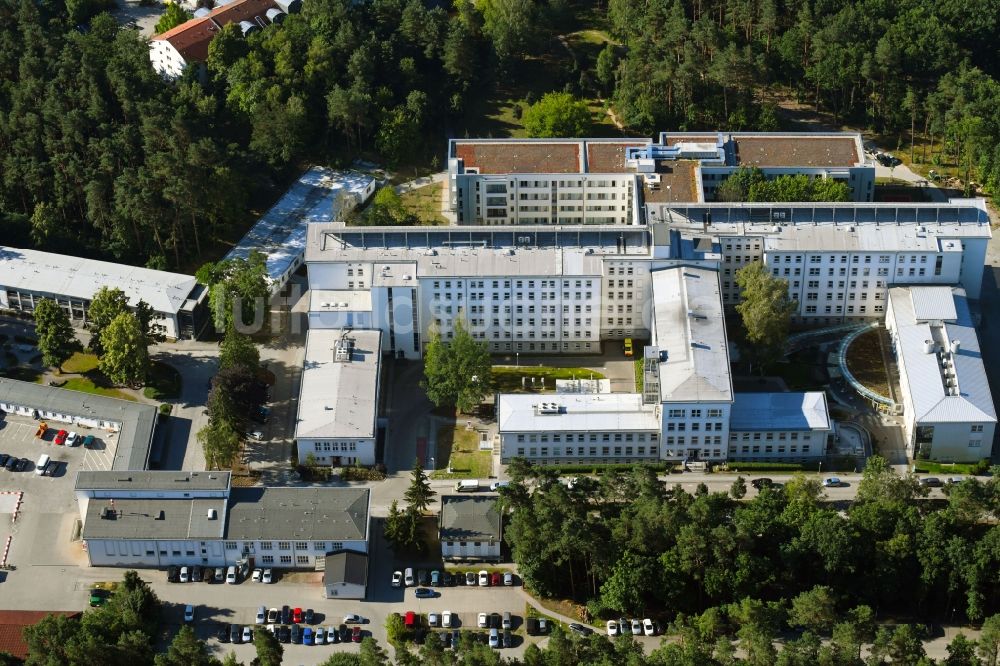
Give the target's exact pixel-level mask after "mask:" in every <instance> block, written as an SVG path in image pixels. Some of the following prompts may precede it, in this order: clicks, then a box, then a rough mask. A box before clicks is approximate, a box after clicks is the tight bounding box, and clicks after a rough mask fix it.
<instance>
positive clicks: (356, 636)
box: [351, 627, 361, 643]
mask: <svg viewBox="0 0 1000 666" xmlns="http://www.w3.org/2000/svg"><path fill="white" fill-rule="evenodd" d="M351 639H352V640H353V641H354V642H355V643H360V642H361V627H354V631H352V632H351Z"/></svg>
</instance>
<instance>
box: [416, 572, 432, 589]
mask: <svg viewBox="0 0 1000 666" xmlns="http://www.w3.org/2000/svg"><path fill="white" fill-rule="evenodd" d="M417 582H418V583H419V584H420V585H421V586H423V587H427V586H428V585H430V583H431V577H430V575H429V574H428V573H427V569H418V570H417Z"/></svg>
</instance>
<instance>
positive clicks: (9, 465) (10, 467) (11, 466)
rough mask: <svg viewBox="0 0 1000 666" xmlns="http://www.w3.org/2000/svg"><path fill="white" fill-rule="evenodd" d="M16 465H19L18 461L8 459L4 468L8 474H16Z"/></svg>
mask: <svg viewBox="0 0 1000 666" xmlns="http://www.w3.org/2000/svg"><path fill="white" fill-rule="evenodd" d="M18 464H20V461H19V460H18V459H17V458H9V459H8V460H7V462H6V464H4V467H5V468H6V469H7V471H8V472H16V471H17V466H18Z"/></svg>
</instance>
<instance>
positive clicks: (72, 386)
mask: <svg viewBox="0 0 1000 666" xmlns="http://www.w3.org/2000/svg"><path fill="white" fill-rule="evenodd" d="M63 388H64V389H69V390H70V391H82V392H83V393H93V394H94V395H103V396H105V397H107V398H118V399H119V400H131V401H132V402H135V401H136V399H135V398H134V397H132V396H131V395H129V394H128V393H125V392H124V391H119V390H118V389H115V388H105V387H103V386H98V385H97V384H95V383H94V382H93V380H91V379H90V378H89V377H71V378H70V379H67V380H66V383H65V384H64V385H63Z"/></svg>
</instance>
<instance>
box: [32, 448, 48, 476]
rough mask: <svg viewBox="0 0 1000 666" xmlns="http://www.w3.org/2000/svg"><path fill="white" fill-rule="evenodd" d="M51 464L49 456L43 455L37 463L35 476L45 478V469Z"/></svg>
mask: <svg viewBox="0 0 1000 666" xmlns="http://www.w3.org/2000/svg"><path fill="white" fill-rule="evenodd" d="M48 464H49V454H47V453H43V454H42V455H41V456H39V458H38V462H36V463H35V474H37V475H38V476H43V475H44V474H45V468H46V467H47V466H48Z"/></svg>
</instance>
